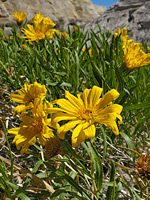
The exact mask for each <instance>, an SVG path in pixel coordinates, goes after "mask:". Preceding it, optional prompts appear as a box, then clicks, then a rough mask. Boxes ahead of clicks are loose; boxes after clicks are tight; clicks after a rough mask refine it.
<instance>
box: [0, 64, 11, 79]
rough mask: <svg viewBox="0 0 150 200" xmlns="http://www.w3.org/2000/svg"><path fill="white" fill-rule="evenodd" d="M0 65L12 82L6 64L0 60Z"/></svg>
mask: <svg viewBox="0 0 150 200" xmlns="http://www.w3.org/2000/svg"><path fill="white" fill-rule="evenodd" d="M0 65H1V66H2V68H3V69H4V70H5V72H6V74H7V75H8V76H9V78H10V81H11V83H13V79H12V76H11V75H10V73H9V71H8V70H7V68H6V66H5V65H4V64H3V63H2V62H1V61H0Z"/></svg>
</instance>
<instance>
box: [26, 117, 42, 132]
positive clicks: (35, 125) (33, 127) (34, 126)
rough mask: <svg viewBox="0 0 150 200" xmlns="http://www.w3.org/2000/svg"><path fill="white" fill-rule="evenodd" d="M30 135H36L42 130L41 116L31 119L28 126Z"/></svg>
mask: <svg viewBox="0 0 150 200" xmlns="http://www.w3.org/2000/svg"><path fill="white" fill-rule="evenodd" d="M29 129H30V132H31V134H32V135H38V134H39V133H41V132H42V130H43V123H42V118H38V119H33V120H32V123H31V124H30V126H29Z"/></svg>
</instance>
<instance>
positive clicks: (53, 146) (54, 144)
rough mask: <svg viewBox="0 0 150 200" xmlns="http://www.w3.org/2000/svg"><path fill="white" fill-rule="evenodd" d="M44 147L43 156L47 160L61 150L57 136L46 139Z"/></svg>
mask: <svg viewBox="0 0 150 200" xmlns="http://www.w3.org/2000/svg"><path fill="white" fill-rule="evenodd" d="M44 149H45V157H46V159H47V160H49V159H50V158H52V157H54V156H56V155H57V154H59V153H60V152H61V146H60V141H59V138H58V137H56V136H53V137H50V138H49V139H47V141H46V144H45V147H44Z"/></svg>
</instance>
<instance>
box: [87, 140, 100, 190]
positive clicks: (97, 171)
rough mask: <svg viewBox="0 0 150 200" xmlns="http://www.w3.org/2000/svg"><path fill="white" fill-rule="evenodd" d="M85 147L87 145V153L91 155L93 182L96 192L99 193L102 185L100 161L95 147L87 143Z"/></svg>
mask: <svg viewBox="0 0 150 200" xmlns="http://www.w3.org/2000/svg"><path fill="white" fill-rule="evenodd" d="M87 145H88V149H89V153H91V154H92V162H93V163H94V167H95V181H96V185H97V190H98V191H99V190H101V189H102V185H103V166H102V161H101V159H100V155H99V153H98V151H97V150H96V148H95V146H94V145H93V144H92V143H90V142H87Z"/></svg>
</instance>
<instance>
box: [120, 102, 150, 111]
mask: <svg viewBox="0 0 150 200" xmlns="http://www.w3.org/2000/svg"><path fill="white" fill-rule="evenodd" d="M141 108H145V109H146V108H150V102H144V103H138V104H135V105H131V106H124V108H123V110H124V111H128V110H137V109H141Z"/></svg>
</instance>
